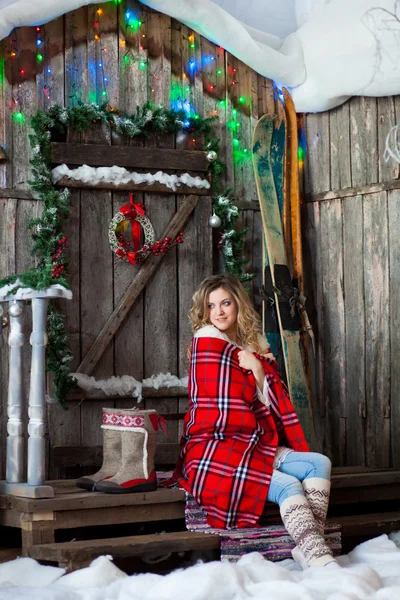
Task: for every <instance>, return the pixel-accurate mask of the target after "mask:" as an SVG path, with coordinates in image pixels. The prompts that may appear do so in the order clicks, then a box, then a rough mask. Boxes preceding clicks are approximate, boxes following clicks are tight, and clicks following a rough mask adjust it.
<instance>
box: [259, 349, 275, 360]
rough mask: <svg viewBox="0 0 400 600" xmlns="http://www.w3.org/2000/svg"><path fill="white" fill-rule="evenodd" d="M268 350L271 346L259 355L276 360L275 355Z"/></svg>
mask: <svg viewBox="0 0 400 600" xmlns="http://www.w3.org/2000/svg"><path fill="white" fill-rule="evenodd" d="M270 350H271V348H270V349H269V351H268V352H265V353H264V354H261V356H263V357H264V358H266V359H267V360H272V361H275V362H276V358H275V356H274V355H273V354H272V352H271V351H270Z"/></svg>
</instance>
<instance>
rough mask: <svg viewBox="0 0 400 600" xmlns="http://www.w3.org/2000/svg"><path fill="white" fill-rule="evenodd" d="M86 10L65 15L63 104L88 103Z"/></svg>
mask: <svg viewBox="0 0 400 600" xmlns="http://www.w3.org/2000/svg"><path fill="white" fill-rule="evenodd" d="M87 24H88V9H87V7H86V6H83V7H82V8H78V10H74V11H72V12H68V13H67V14H66V15H65V29H64V31H65V102H66V105H67V106H77V105H78V103H79V102H87V101H88V69H87V64H88V58H87V57H88V51H87V44H86V38H87Z"/></svg>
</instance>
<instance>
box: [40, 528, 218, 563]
mask: <svg viewBox="0 0 400 600" xmlns="http://www.w3.org/2000/svg"><path fill="white" fill-rule="evenodd" d="M220 544H221V538H220V537H219V536H217V535H210V534H208V533H193V532H191V531H178V532H172V533H152V534H147V535H132V536H125V537H122V538H121V537H119V538H118V537H117V538H108V539H100V540H83V541H77V542H58V543H57V544H41V545H36V546H32V547H31V548H30V549H29V556H31V557H33V558H36V559H37V560H45V561H49V562H57V563H60V562H64V561H72V562H74V563H77V564H78V563H80V562H81V561H87V560H88V559H90V560H92V559H93V558H95V557H96V556H100V555H101V554H111V555H112V556H113V557H116V558H127V557H131V556H142V555H143V554H148V553H156V554H160V553H161V552H162V553H168V552H186V551H188V550H214V549H218V548H219V547H220Z"/></svg>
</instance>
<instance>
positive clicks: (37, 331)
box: [0, 285, 72, 498]
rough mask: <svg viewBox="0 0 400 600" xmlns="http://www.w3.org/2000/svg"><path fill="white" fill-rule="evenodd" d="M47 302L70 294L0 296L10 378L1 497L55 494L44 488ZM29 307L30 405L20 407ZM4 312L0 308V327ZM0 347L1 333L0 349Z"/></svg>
mask: <svg viewBox="0 0 400 600" xmlns="http://www.w3.org/2000/svg"><path fill="white" fill-rule="evenodd" d="M52 298H66V299H71V298H72V293H71V291H70V290H67V289H66V288H63V287H62V286H57V285H55V286H50V287H49V288H46V289H44V290H31V289H28V290H25V291H22V293H21V292H20V291H18V292H17V294H16V295H13V294H9V295H8V296H3V299H2V302H3V303H4V302H6V301H7V302H9V309H8V312H9V315H10V332H9V336H8V343H9V345H10V376H9V383H8V412H7V414H8V423H7V432H8V437H7V458H6V480H5V481H0V494H10V495H13V496H22V497H25V498H52V497H53V496H54V489H53V488H52V486H51V485H46V484H45V483H44V481H45V477H46V472H45V466H46V440H45V434H46V418H47V414H46V413H47V410H46V366H45V358H46V357H45V353H46V345H47V333H46V315H47V303H48V300H49V299H52ZM28 300H30V301H31V302H32V333H31V335H30V343H31V346H32V354H31V372H30V388H29V404H28V407H25V406H24V397H23V390H22V346H23V343H24V337H23V333H22V312H23V307H24V304H25V301H28ZM2 314H3V307H2V304H1V302H0V325H1V319H2ZM1 343H2V338H1V328H0V347H1ZM26 409H28V416H29V423H28V434H29V437H28V444H27V446H28V452H27V454H28V460H27V473H26V474H25V473H24V471H23V462H24V461H23V459H24V448H25V440H24V437H23V434H24V426H23V415H24V414H25V413H24V411H26Z"/></svg>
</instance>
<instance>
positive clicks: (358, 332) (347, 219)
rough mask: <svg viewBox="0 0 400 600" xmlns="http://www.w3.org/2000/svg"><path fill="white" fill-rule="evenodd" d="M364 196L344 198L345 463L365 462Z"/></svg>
mask: <svg viewBox="0 0 400 600" xmlns="http://www.w3.org/2000/svg"><path fill="white" fill-rule="evenodd" d="M362 203H363V199H362V197H361V196H356V197H355V198H347V199H346V200H344V201H343V260H344V265H345V269H344V289H345V294H346V303H345V336H346V337H345V343H346V394H347V396H346V397H347V434H346V438H347V439H348V440H352V441H351V442H350V443H348V444H347V447H346V464H349V465H358V466H361V465H365V417H366V404H365V307H364V280H363V276H362V273H363V205H362Z"/></svg>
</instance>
